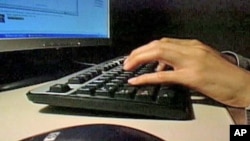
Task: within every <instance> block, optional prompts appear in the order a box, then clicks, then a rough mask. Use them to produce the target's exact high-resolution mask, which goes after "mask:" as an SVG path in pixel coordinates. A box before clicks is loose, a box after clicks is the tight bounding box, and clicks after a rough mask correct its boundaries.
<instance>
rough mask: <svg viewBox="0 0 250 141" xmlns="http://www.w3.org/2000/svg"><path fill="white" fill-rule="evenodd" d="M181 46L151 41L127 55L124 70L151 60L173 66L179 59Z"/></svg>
mask: <svg viewBox="0 0 250 141" xmlns="http://www.w3.org/2000/svg"><path fill="white" fill-rule="evenodd" d="M181 48H182V47H181V46H180V45H177V44H174V43H168V42H162V41H153V42H151V43H149V44H147V45H144V46H142V47H140V48H138V49H135V50H134V51H133V52H132V53H131V54H130V55H129V56H128V57H127V59H126V61H125V62H124V67H123V68H124V69H125V70H132V69H134V68H136V67H137V66H139V65H140V64H144V63H148V62H152V61H161V62H164V63H166V64H168V65H170V66H173V65H175V64H176V63H177V60H179V59H181V52H182V51H180V50H181Z"/></svg>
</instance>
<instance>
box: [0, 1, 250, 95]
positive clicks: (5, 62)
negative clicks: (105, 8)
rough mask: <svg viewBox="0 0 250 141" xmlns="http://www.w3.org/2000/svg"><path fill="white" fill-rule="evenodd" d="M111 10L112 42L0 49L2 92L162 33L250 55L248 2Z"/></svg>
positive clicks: (131, 5)
mask: <svg viewBox="0 0 250 141" xmlns="http://www.w3.org/2000/svg"><path fill="white" fill-rule="evenodd" d="M111 13H112V15H111V23H112V26H111V27H112V32H111V34H112V45H111V46H108V47H107V46H103V47H85V48H64V49H43V50H31V51H18V52H8V53H0V65H1V69H0V91H1V87H6V85H9V84H10V83H12V82H16V81H20V80H21V81H22V80H27V79H28V80H29V83H31V84H35V83H40V82H43V81H47V80H51V79H56V78H59V77H61V76H64V75H66V74H70V73H73V72H75V71H78V70H80V69H83V68H86V67H89V66H88V65H82V64H79V63H74V62H76V61H77V62H87V63H99V62H102V61H104V60H106V59H110V58H113V57H116V56H120V55H124V54H129V52H130V51H131V50H133V49H134V48H136V47H138V46H140V45H142V44H145V43H148V42H150V41H151V40H155V39H160V38H162V37H175V38H189V39H198V40H200V41H202V42H204V43H206V44H208V45H210V46H212V47H213V48H216V49H217V50H219V51H222V50H232V51H235V52H237V53H240V54H242V55H244V56H246V57H250V1H249V0H245V1H239V0H238V1H236V0H212V1H211V0H111ZM25 85H27V84H25ZM4 89H5V88H3V90H4Z"/></svg>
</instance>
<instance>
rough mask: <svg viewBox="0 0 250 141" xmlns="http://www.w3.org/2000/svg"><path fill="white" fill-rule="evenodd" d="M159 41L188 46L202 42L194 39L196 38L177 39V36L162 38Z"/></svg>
mask: <svg viewBox="0 0 250 141" xmlns="http://www.w3.org/2000/svg"><path fill="white" fill-rule="evenodd" d="M160 41H162V42H170V43H175V44H179V45H185V46H190V45H192V46H193V45H200V44H202V42H200V41H198V40H196V39H178V38H166V37H164V38H162V39H161V40H160Z"/></svg>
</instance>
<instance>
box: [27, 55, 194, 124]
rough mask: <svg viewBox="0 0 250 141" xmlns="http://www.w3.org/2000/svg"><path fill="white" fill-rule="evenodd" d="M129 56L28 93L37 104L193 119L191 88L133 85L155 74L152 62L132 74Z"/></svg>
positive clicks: (162, 117) (163, 117)
mask: <svg viewBox="0 0 250 141" xmlns="http://www.w3.org/2000/svg"><path fill="white" fill-rule="evenodd" d="M124 59H125V57H118V58H115V59H112V60H108V61H105V62H103V63H100V64H98V65H95V66H93V67H90V68H87V69H84V70H82V71H79V72H77V73H74V74H71V75H69V76H66V77H63V78H60V79H58V80H55V81H53V82H52V83H50V84H48V85H45V86H42V87H39V88H36V89H34V90H31V91H29V92H28V93H27V96H28V98H29V100H31V101H33V102H34V103H40V104H48V105H51V106H59V107H70V108H81V109H86V110H94V111H100V112H101V111H103V112H109V113H121V114H125V115H138V116H142V117H152V118H159V119H171V120H190V119H192V118H193V113H192V111H193V110H192V105H191V98H190V94H189V91H188V89H186V88H184V87H181V86H178V85H171V86H166V85H143V86H132V85H129V84H128V83H127V80H128V79H129V78H131V77H134V76H137V75H141V74H145V73H150V72H153V71H154V69H155V67H156V66H157V63H155V62H154V63H148V64H145V65H141V66H139V67H138V68H137V69H136V70H134V71H132V72H129V71H124V70H123V69H122V64H123V61H124Z"/></svg>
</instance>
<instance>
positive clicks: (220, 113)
mask: <svg viewBox="0 0 250 141" xmlns="http://www.w3.org/2000/svg"><path fill="white" fill-rule="evenodd" d="M40 85H43V84H39V85H35V86H30V87H25V88H21V89H16V90H11V91H6V92H2V93H0V109H1V113H0V127H1V128H0V140H1V141H4V140H8V141H16V140H20V139H23V138H26V137H29V136H32V135H35V134H39V133H43V132H47V131H50V130H55V129H58V128H62V127H68V126H74V125H83V124H92V123H110V124H118V125H125V126H129V127H133V128H136V129H139V130H143V131H146V132H149V133H151V134H154V135H156V136H158V137H160V138H163V139H166V140H169V141H229V125H230V124H234V123H233V120H232V118H231V116H230V115H229V113H228V111H227V110H226V109H225V108H222V107H216V106H208V105H200V104H194V105H193V108H194V113H195V119H194V120H190V121H172V120H151V119H128V118H127V119H125V118H110V117H90V116H83V115H62V114H51V113H42V112H40V110H42V109H44V108H46V107H47V105H40V104H34V103H32V102H30V101H29V100H28V99H27V97H26V93H27V92H28V91H29V90H31V89H33V88H35V87H38V86H40Z"/></svg>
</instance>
